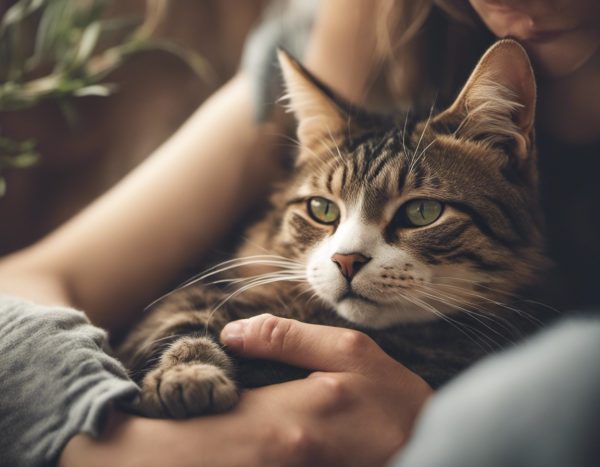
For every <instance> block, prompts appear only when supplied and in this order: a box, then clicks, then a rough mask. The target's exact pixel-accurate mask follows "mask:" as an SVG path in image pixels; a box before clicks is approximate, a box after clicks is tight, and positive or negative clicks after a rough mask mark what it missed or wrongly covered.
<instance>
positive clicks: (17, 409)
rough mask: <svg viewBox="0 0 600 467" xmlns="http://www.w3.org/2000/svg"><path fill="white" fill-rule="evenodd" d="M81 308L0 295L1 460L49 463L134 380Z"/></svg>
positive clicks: (125, 395)
mask: <svg viewBox="0 0 600 467" xmlns="http://www.w3.org/2000/svg"><path fill="white" fill-rule="evenodd" d="M106 342H107V337H106V333H105V332H104V331H103V330H101V329H99V328H96V327H94V326H92V325H91V324H90V323H89V321H88V320H87V318H86V317H85V315H84V314H83V313H81V312H79V311H76V310H73V309H69V308H64V307H46V306H39V305H34V304H32V303H29V302H26V301H24V300H21V299H18V298H14V297H8V296H2V295H0V465H1V466H11V467H20V466H27V467H36V466H43V465H49V464H52V463H53V462H54V461H56V459H57V458H58V455H59V454H60V452H61V450H62V448H63V447H64V445H65V444H66V443H67V441H69V439H70V438H71V437H72V436H74V435H75V434H77V433H89V434H91V435H94V436H97V435H98V434H99V432H100V430H101V428H102V423H103V417H104V416H105V415H106V413H107V409H108V408H109V407H111V406H112V405H113V404H115V403H116V402H117V401H127V400H130V399H132V398H134V397H135V395H136V394H137V391H138V388H137V386H136V385H135V384H134V383H133V382H132V381H131V380H130V379H129V378H128V376H127V373H126V371H125V369H124V368H123V367H122V366H121V364H120V363H119V362H118V361H116V360H115V359H114V358H112V357H110V356H109V355H108V354H107V353H106V352H105V351H104V350H105V349H106V347H105V346H106Z"/></svg>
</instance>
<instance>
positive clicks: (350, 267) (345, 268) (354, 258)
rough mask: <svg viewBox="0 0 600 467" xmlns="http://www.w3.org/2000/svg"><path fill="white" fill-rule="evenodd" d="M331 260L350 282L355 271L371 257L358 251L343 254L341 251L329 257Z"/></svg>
mask: <svg viewBox="0 0 600 467" xmlns="http://www.w3.org/2000/svg"><path fill="white" fill-rule="evenodd" d="M331 261H333V262H334V263H335V265H336V266H337V267H338V269H339V270H340V272H341V273H342V276H344V277H345V278H346V280H348V282H350V281H351V280H352V278H353V277H354V276H355V275H356V273H357V272H358V271H359V270H360V269H361V268H362V267H363V266H364V265H365V264H367V263H368V262H369V261H371V258H367V257H366V256H364V255H361V254H360V253H350V254H347V255H344V254H342V253H336V254H335V255H333V256H332V257H331Z"/></svg>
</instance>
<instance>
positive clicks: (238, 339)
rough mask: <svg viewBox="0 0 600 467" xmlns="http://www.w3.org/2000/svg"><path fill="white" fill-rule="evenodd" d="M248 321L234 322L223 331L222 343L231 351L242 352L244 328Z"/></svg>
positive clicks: (228, 324)
mask: <svg viewBox="0 0 600 467" xmlns="http://www.w3.org/2000/svg"><path fill="white" fill-rule="evenodd" d="M246 324H247V320H245V319H242V320H239V321H232V322H231V323H227V325H226V326H225V327H224V328H223V330H222V331H221V342H222V343H223V344H224V345H225V346H226V347H228V348H230V349H231V350H242V349H243V347H244V328H245V327H246Z"/></svg>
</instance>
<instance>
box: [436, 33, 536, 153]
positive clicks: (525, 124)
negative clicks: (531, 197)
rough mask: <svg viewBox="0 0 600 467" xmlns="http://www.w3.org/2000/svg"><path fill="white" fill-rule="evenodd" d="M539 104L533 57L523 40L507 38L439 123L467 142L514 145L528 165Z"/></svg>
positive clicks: (486, 56)
mask: <svg viewBox="0 0 600 467" xmlns="http://www.w3.org/2000/svg"><path fill="white" fill-rule="evenodd" d="M535 103H536V85H535V78H534V75H533V70H532V67H531V62H530V61H529V57H528V56H527V53H526V52H525V49H523V47H522V46H521V45H520V44H519V43H518V42H516V41H514V40H512V39H504V40H501V41H498V42H496V43H495V44H494V45H493V46H492V47H490V48H489V49H488V51H487V52H486V53H485V54H484V55H483V57H482V58H481V60H480V61H479V63H478V64H477V66H476V67H475V70H474V71H473V73H472V74H471V76H470V78H469V80H468V81H467V83H466V84H465V86H464V87H463V89H462V91H461V92H460V94H459V95H458V97H457V98H456V100H455V101H454V103H453V104H452V105H451V106H450V108H449V109H447V110H446V111H444V112H442V113H441V114H440V115H438V116H437V117H436V118H435V119H434V120H433V123H436V122H438V123H446V127H448V128H451V129H452V131H453V134H454V136H456V137H458V138H461V139H469V140H475V141H481V142H483V143H485V144H489V145H491V146H502V145H509V146H510V148H511V150H510V151H511V153H512V154H514V155H515V156H517V158H518V159H519V160H520V161H521V162H523V161H524V160H525V159H526V158H527V157H528V155H529V154H530V153H531V146H532V144H533V126H534V115H535Z"/></svg>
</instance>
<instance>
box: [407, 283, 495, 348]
mask: <svg viewBox="0 0 600 467" xmlns="http://www.w3.org/2000/svg"><path fill="white" fill-rule="evenodd" d="M403 298H405V299H406V300H408V301H410V302H412V303H414V304H415V305H417V306H420V308H422V309H424V310H426V311H429V312H431V313H433V314H434V315H435V316H436V317H438V318H440V319H441V320H443V321H446V322H447V323H448V324H449V325H451V326H452V327H454V328H455V329H456V330H457V331H459V332H460V333H461V334H463V335H464V336H466V337H467V338H469V339H470V340H471V341H472V342H473V343H474V344H476V345H478V346H479V347H481V348H482V350H484V351H486V352H487V351H492V350H494V348H495V347H494V346H497V343H496V342H495V341H494V340H493V339H491V338H490V337H489V336H487V335H486V334H485V333H483V332H481V331H480V330H478V329H476V328H473V327H472V326H469V325H468V324H466V323H461V322H459V321H456V320H455V319H453V318H451V317H450V316H447V315H445V314H444V313H442V312H441V311H439V310H438V309H437V308H436V307H434V306H433V305H432V304H430V303H427V302H425V301H423V300H421V299H419V298H417V297H408V296H407V295H404V294H403ZM490 341H491V342H492V344H493V346H492V345H490ZM483 344H486V346H487V348H484V347H483Z"/></svg>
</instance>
